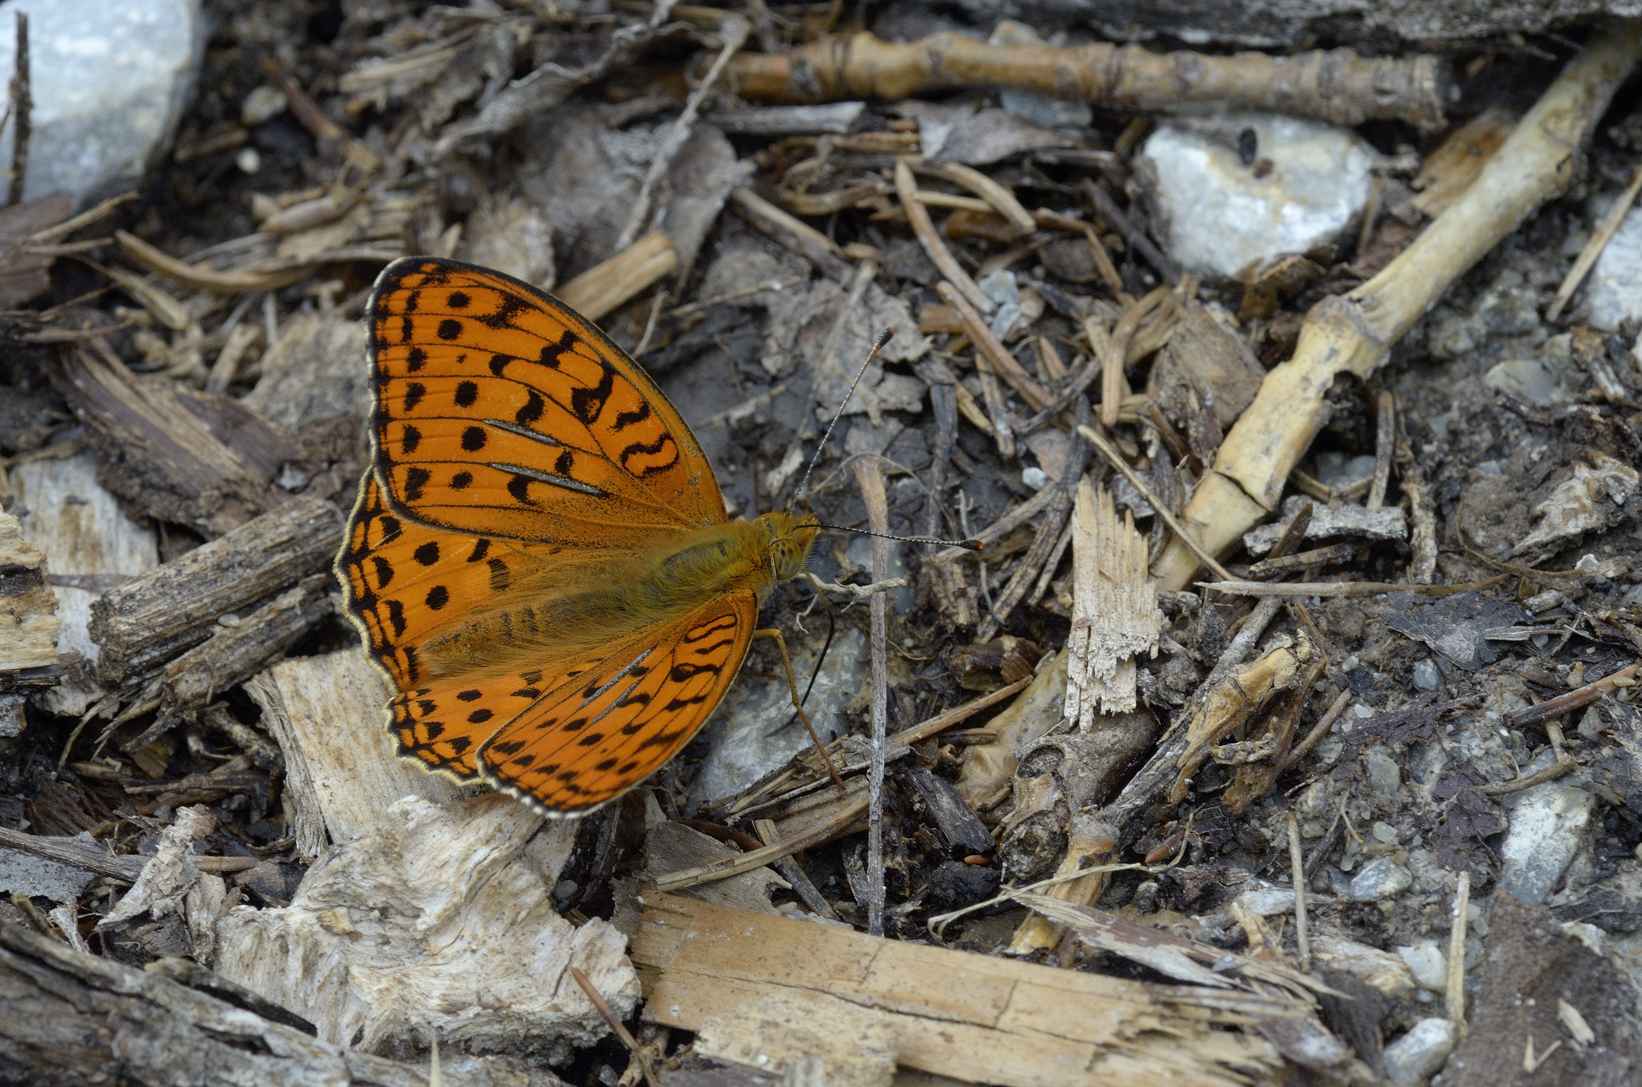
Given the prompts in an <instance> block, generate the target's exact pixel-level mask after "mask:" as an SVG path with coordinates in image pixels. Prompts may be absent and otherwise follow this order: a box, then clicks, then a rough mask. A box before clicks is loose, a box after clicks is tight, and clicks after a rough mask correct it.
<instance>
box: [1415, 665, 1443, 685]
mask: <svg viewBox="0 0 1642 1087" xmlns="http://www.w3.org/2000/svg"><path fill="white" fill-rule="evenodd" d="M1414 686H1416V687H1418V688H1419V689H1420V690H1422V691H1435V690H1437V689H1439V688H1440V687H1441V686H1442V673H1441V672H1439V671H1437V662H1436V661H1434V660H1432V659H1431V658H1430V657H1426V658H1425V659H1424V660H1422V661H1416V662H1415V664H1414Z"/></svg>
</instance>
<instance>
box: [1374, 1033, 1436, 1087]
mask: <svg viewBox="0 0 1642 1087" xmlns="http://www.w3.org/2000/svg"><path fill="white" fill-rule="evenodd" d="M1453 1050H1454V1024H1452V1023H1450V1022H1449V1021H1448V1020H1446V1019H1421V1020H1420V1021H1419V1022H1418V1023H1415V1024H1414V1026H1413V1028H1412V1029H1410V1030H1409V1032H1408V1033H1407V1034H1404V1035H1403V1036H1402V1037H1401V1038H1398V1039H1397V1040H1396V1041H1395V1042H1392V1043H1391V1044H1390V1045H1388V1046H1386V1047H1385V1055H1384V1058H1383V1062H1382V1067H1383V1068H1384V1069H1385V1075H1386V1078H1387V1079H1389V1080H1390V1081H1391V1082H1392V1083H1396V1084H1417V1083H1424V1082H1425V1081H1426V1080H1427V1079H1429V1078H1430V1077H1431V1076H1432V1075H1434V1074H1435V1073H1436V1071H1437V1070H1438V1069H1439V1068H1441V1067H1442V1065H1443V1062H1444V1061H1446V1060H1447V1059H1448V1054H1449V1053H1451V1052H1453Z"/></svg>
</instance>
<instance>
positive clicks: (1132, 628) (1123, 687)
mask: <svg viewBox="0 0 1642 1087" xmlns="http://www.w3.org/2000/svg"><path fill="white" fill-rule="evenodd" d="M1072 524H1073V529H1072V577H1073V599H1072V634H1071V637H1070V638H1069V639H1068V641H1067V653H1068V655H1069V656H1070V658H1071V659H1070V660H1069V661H1068V662H1067V667H1066V716H1067V717H1068V718H1069V719H1071V720H1074V721H1076V722H1077V723H1078V728H1079V729H1080V730H1081V731H1083V732H1088V731H1089V730H1090V729H1091V728H1093V727H1094V720H1095V714H1097V713H1127V712H1129V711H1130V710H1133V709H1134V708H1135V706H1136V704H1137V699H1136V694H1135V658H1136V657H1137V656H1138V655H1139V654H1141V653H1155V652H1156V651H1157V639H1158V636H1159V635H1160V633H1161V632H1162V622H1163V616H1162V613H1161V612H1159V611H1158V609H1157V587H1156V585H1155V584H1154V583H1153V582H1152V579H1151V577H1150V576H1149V575H1148V574H1147V572H1146V565H1147V556H1146V539H1145V537H1143V536H1141V534H1140V533H1139V532H1136V531H1135V519H1134V514H1132V513H1126V514H1125V515H1124V517H1123V519H1122V520H1121V521H1119V520H1118V516H1117V505H1116V503H1115V502H1114V501H1113V499H1112V495H1111V492H1110V491H1108V490H1106V488H1104V487H1102V488H1100V489H1099V490H1097V489H1096V488H1095V486H1094V484H1093V483H1092V482H1091V481H1090V479H1089V477H1088V476H1084V477H1083V479H1082V481H1080V482H1079V483H1078V493H1077V501H1076V504H1075V506H1074V509H1073V522H1072Z"/></svg>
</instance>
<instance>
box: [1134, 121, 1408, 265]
mask: <svg viewBox="0 0 1642 1087" xmlns="http://www.w3.org/2000/svg"><path fill="white" fill-rule="evenodd" d="M1246 131H1252V132H1253V133H1254V141H1253V143H1254V148H1255V154H1256V156H1257V158H1256V160H1255V161H1256V163H1258V162H1259V161H1261V160H1269V161H1270V163H1271V169H1269V170H1264V171H1262V170H1259V169H1256V168H1255V167H1254V165H1253V164H1251V163H1248V162H1245V161H1244V160H1243V159H1242V158H1240V157H1239V154H1238V147H1239V143H1240V141H1243V140H1245V139H1246V137H1245V136H1244V133H1245V132H1246ZM1378 160H1379V155H1378V154H1377V153H1376V152H1375V151H1374V149H1373V148H1372V147H1370V146H1369V145H1368V144H1367V143H1365V142H1363V141H1362V140H1361V139H1359V138H1357V137H1356V136H1355V135H1353V134H1352V133H1351V132H1349V131H1348V130H1346V129H1342V128H1335V127H1333V126H1330V125H1325V124H1319V123H1317V122H1315V121H1302V120H1297V119H1295V118H1291V117H1281V116H1276V115H1271V114H1231V115H1227V116H1224V117H1217V118H1213V119H1194V120H1191V121H1176V122H1173V123H1170V124H1165V125H1163V126H1161V127H1160V128H1158V130H1157V131H1156V132H1154V133H1153V134H1152V135H1151V137H1150V138H1149V139H1147V141H1146V144H1145V147H1144V148H1143V149H1142V151H1141V154H1140V159H1139V162H1140V165H1141V170H1140V172H1139V175H1138V176H1139V178H1140V179H1141V181H1142V183H1143V184H1146V185H1149V186H1150V188H1151V192H1150V197H1151V200H1152V203H1153V205H1154V206H1155V208H1156V209H1157V212H1158V216H1157V218H1158V222H1159V223H1160V224H1161V231H1162V236H1163V241H1164V245H1165V247H1166V248H1167V249H1168V251H1169V253H1170V255H1171V256H1172V257H1173V258H1174V259H1175V260H1176V261H1177V262H1179V263H1180V264H1181V265H1183V266H1184V267H1185V268H1186V269H1188V270H1191V271H1195V272H1199V273H1203V274H1206V275H1212V276H1221V277H1226V278H1232V277H1235V276H1237V274H1238V273H1240V272H1242V271H1244V270H1245V269H1247V268H1249V267H1251V266H1254V265H1258V264H1260V263H1262V262H1264V261H1267V260H1270V259H1272V258H1274V257H1279V256H1282V255H1284V254H1288V253H1304V252H1306V251H1308V250H1311V249H1314V248H1316V247H1317V246H1319V245H1324V244H1327V243H1329V242H1333V241H1335V240H1336V239H1338V238H1339V237H1341V236H1342V235H1343V234H1344V233H1345V231H1346V230H1347V229H1348V228H1349V227H1350V226H1351V223H1352V221H1353V220H1354V219H1355V218H1356V217H1357V216H1358V214H1359V213H1361V211H1362V208H1363V205H1364V203H1365V202H1366V201H1367V199H1368V194H1369V190H1370V182H1371V177H1370V172H1371V171H1372V169H1373V167H1374V165H1375V163H1376V162H1377V161H1378Z"/></svg>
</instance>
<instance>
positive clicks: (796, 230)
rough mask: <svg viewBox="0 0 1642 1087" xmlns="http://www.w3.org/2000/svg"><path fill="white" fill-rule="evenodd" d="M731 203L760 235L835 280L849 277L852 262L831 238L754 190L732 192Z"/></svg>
mask: <svg viewBox="0 0 1642 1087" xmlns="http://www.w3.org/2000/svg"><path fill="white" fill-rule="evenodd" d="M730 204H731V205H732V206H733V207H735V208H736V210H738V211H740V212H741V213H742V214H743V215H744V216H746V218H747V221H748V222H749V223H751V224H752V225H753V227H754V228H756V229H757V230H758V231H759V233H761V234H764V235H767V236H769V237H772V238H774V239H775V240H776V241H778V242H780V243H781V244H782V245H783V246H785V247H787V248H789V249H791V250H793V251H794V252H795V253H797V254H798V255H799V256H801V257H803V258H804V259H805V260H807V261H809V262H810V263H811V264H813V265H815V266H816V267H817V268H819V269H821V271H823V272H825V273H826V274H827V275H828V276H830V277H832V278H833V279H843V278H844V277H845V276H846V275H847V274H848V272H849V262H848V261H847V260H845V259H844V255H843V253H842V252H840V251H839V248H838V246H837V244H836V243H834V242H833V240H832V239H831V238H829V237H827V236H826V235H825V234H823V233H821V232H820V231H819V230H817V229H815V228H814V227H813V226H810V225H809V224H808V223H806V222H804V221H803V220H801V219H797V218H795V217H794V216H792V215H789V214H788V213H787V212H785V211H783V210H782V209H780V208H778V207H776V206H775V205H774V204H772V203H770V202H769V201H768V200H766V199H764V198H763V197H762V196H759V195H758V194H757V193H756V192H754V191H753V190H751V189H736V190H734V191H733V192H731V193H730Z"/></svg>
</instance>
